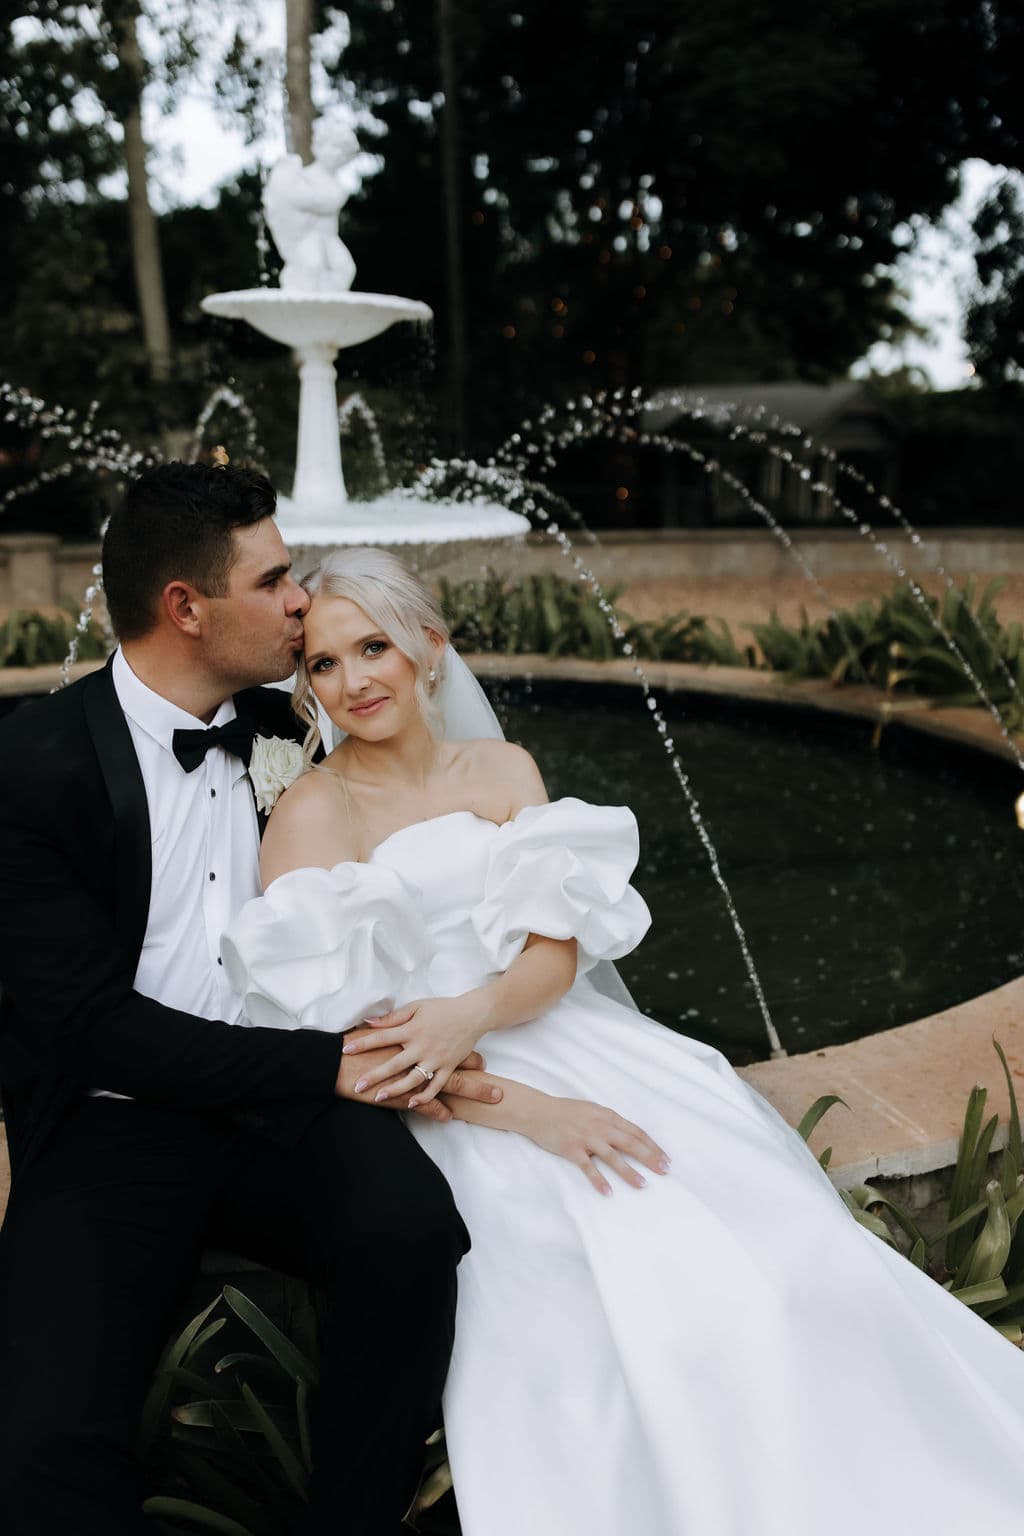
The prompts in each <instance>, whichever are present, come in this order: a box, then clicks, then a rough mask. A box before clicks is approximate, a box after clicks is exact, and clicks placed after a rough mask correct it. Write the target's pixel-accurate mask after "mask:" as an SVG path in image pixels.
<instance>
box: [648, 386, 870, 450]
mask: <svg viewBox="0 0 1024 1536" xmlns="http://www.w3.org/2000/svg"><path fill="white" fill-rule="evenodd" d="M733 405H734V406H735V407H736V411H735V413H733V412H730V411H729V410H728V407H729V406H733ZM693 407H697V408H701V407H703V408H704V410H705V414H706V415H707V416H708V417H710V418H711V419H712V420H714V419H716V418H718V419H720V420H721V421H723V422H725V421H728V420H729V419H730V417H731V416H732V415H733V414H734V415H735V417H736V419H737V420H739V421H740V422H742V423H744V424H745V425H754V424H755V422H756V424H758V425H763V426H771V424H772V421H773V419H774V420H775V421H776V422H777V423H778V424H779V425H784V424H790V425H792V426H795V427H799V428H800V430H801V431H803V432H808V433H810V434H811V435H812V436H813V437H817V438H825V439H827V438H828V437H829V435H830V432H833V433H834V432H835V429H837V428H838V429H839V434H840V435H842V436H845V435H846V434H845V433H844V432H843V430H842V422H843V418H844V417H855V418H859V425H860V428H861V429H862V430H863V428H865V427H868V422H867V421H865V419H864V418H866V417H867V418H870V421H871V426H872V427H873V428H874V433H873V434H872V435H875V434H877V432H878V429H879V427H883V428H884V427H890V428H894V423H893V421H892V417H891V416H890V414H889V412H888V410H887V409H886V407H885V406H884V405H883V404H882V403H881V401H880V400H879V398H878V396H877V395H876V394H875V392H874V390H873V389H871V387H870V385H867V384H860V383H857V382H856V381H855V380H849V379H846V380H843V381H842V382H840V383H838V384H789V383H787V384H682V385H680V386H679V387H678V388H675V389H672V388H667V389H659V390H657V391H656V392H655V393H653V394H652V395H651V398H650V400H649V401H648V403H647V405H646V406H645V407H644V425H645V427H646V428H647V429H648V430H649V431H653V432H663V431H664V430H665V429H666V428H667V427H671V426H674V425H675V424H676V422H679V421H684V420H688V419H692V408H693ZM850 426H851V428H855V423H854V422H852V421H851V423H850ZM855 430H856V428H855ZM869 430H870V429H869Z"/></svg>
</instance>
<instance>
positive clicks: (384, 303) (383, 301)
mask: <svg viewBox="0 0 1024 1536" xmlns="http://www.w3.org/2000/svg"><path fill="white" fill-rule="evenodd" d="M201 307H202V308H203V309H204V310H205V311H206V313H207V314H208V315H216V316H218V317H219V318H221V319H224V320H245V321H247V322H248V323H249V325H251V326H253V327H254V329H255V330H257V331H260V332H261V333H262V335H264V336H269V337H270V338H271V340H272V341H279V342H281V343H282V345H283V346H286V347H306V346H327V347H333V348H334V349H335V350H339V349H340V348H342V347H356V346H358V345H359V344H360V342H363V341H370V340H371V339H372V338H373V337H374V336H379V335H380V334H381V332H382V331H386V330H387V329H388V327H389V326H392V325H394V324H395V323H396V322H397V321H399V320H417V321H419V322H420V323H425V322H426V321H428V320H432V319H433V311H432V310H431V308H430V306H429V305H427V304H423V303H421V302H420V300H419V299H403V298H399V297H398V296H397V295H396V294H392V293H296V292H294V291H292V290H290V289H282V288H240V289H238V290H237V291H234V292H231V293H211V294H209V295H208V296H207V297H206V298H205V299H203V301H202V306H201Z"/></svg>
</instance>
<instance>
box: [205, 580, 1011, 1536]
mask: <svg viewBox="0 0 1024 1536" xmlns="http://www.w3.org/2000/svg"><path fill="white" fill-rule="evenodd" d="M307 586H308V588H309V591H310V592H311V594H312V603H311V607H310V610H309V613H308V615H307V617H306V620H305V636H306V639H305V645H306V652H305V660H304V666H303V668H302V670H301V673H300V682H299V686H298V689H297V696H296V708H297V710H298V712H299V713H300V714H301V715H302V716H303V718H304V719H305V720H306V721H307V723H309V724H310V726H311V735H312V732H313V731H315V720H316V705H317V703H319V705H320V707H321V708H322V709H323V710H324V711H325V712H326V714H327V715H328V716H329V717H330V719H331V720H332V721H333V722H334V724H335V726H337V727H339V728H340V730H341V731H342V732H344V733H345V734H344V739H343V740H342V741H341V744H340V745H339V746H337V747H336V748H335V749H334V751H333V752H331V753H330V755H329V756H328V757H327V758H326V759H325V761H324V762H323V763H321V764H320V765H319V767H318V768H316V769H315V770H313V771H311V772H308V773H306V774H304V775H303V776H302V777H301V778H300V779H298V781H297V782H296V783H295V784H294V785H293V786H292V787H291V788H290V789H289V790H287V792H286V793H285V794H284V795H283V796H282V798H281V799H280V801H279V803H278V805H277V807H276V808H275V810H274V812H273V814H272V816H271V818H270V822H269V825H268V828H267V832H266V836H265V838H264V842H263V854H262V873H263V881H264V888H265V895H264V896H262V897H260V898H258V899H257V900H255V901H252V902H250V903H249V904H248V905H247V906H246V908H245V909H244V910H243V912H242V913H241V915H240V917H239V918H238V919H237V921H236V922H235V923H234V924H233V926H232V928H231V929H230V930H229V932H228V933H227V935H226V936H225V939H224V944H223V958H224V963H225V965H226V966H227V967H228V970H229V975H230V977H231V979H232V982H233V984H234V985H235V986H236V987H237V988H238V989H239V990H240V991H241V992H243V993H244V994H245V1011H246V1016H247V1018H248V1019H249V1020H250V1021H251V1022H252V1023H254V1024H274V1025H277V1026H283V1027H300V1026H301V1027H307V1028H308V1027H315V1028H320V1029H330V1030H351V1031H352V1034H351V1035H350V1038H349V1041H348V1042H347V1043H346V1045H345V1050H346V1052H350V1053H358V1052H360V1051H363V1050H369V1051H371V1052H372V1051H373V1050H374V1049H376V1050H377V1051H378V1052H379V1051H380V1048H381V1047H387V1048H389V1057H390V1059H389V1060H388V1061H387V1062H386V1063H385V1064H383V1065H381V1064H375V1065H373V1066H368V1067H367V1069H366V1071H365V1072H364V1074H363V1078H362V1084H363V1086H362V1088H361V1089H360V1092H361V1093H362V1095H363V1096H364V1097H365V1098H367V1099H373V1100H376V1101H378V1102H386V1100H387V1098H388V1097H390V1096H394V1095H397V1094H400V1093H403V1092H408V1091H409V1090H410V1089H415V1092H416V1098H417V1099H418V1100H420V1101H422V1100H425V1099H428V1098H431V1097H433V1096H434V1095H436V1094H439V1093H440V1094H442V1095H443V1092H444V1085H445V1082H446V1079H447V1077H448V1075H449V1073H450V1072H451V1071H452V1070H453V1069H454V1068H455V1067H456V1066H457V1065H458V1064H459V1063H460V1062H461V1061H462V1060H463V1059H464V1058H465V1057H466V1056H467V1054H468V1053H469V1052H470V1051H471V1050H473V1049H474V1048H475V1047H477V1046H479V1047H480V1049H481V1050H482V1051H483V1052H484V1054H485V1056H486V1058H487V1064H488V1070H489V1072H490V1073H491V1074H493V1075H494V1076H495V1077H496V1078H498V1079H500V1080H501V1083H502V1087H503V1090H504V1096H503V1098H502V1100H501V1102H500V1103H497V1104H494V1105H487V1104H478V1103H475V1102H470V1101H468V1100H465V1099H461V1098H459V1099H457V1098H455V1097H454V1096H453V1097H451V1098H450V1099H449V1101H448V1103H449V1108H450V1109H451V1111H452V1113H453V1116H454V1119H452V1120H451V1121H449V1122H448V1123H444V1124H441V1123H438V1122H435V1121H433V1120H428V1119H425V1118H423V1117H420V1116H417V1115H411V1116H409V1117H408V1125H409V1130H410V1132H411V1134H412V1135H414V1136H415V1137H416V1138H417V1139H418V1140H419V1141H420V1142H421V1143H422V1145H423V1146H424V1147H425V1149H426V1150H427V1152H428V1153H429V1155H430V1156H431V1157H432V1158H433V1159H434V1160H435V1161H436V1162H437V1163H438V1164H439V1166H440V1167H441V1169H442V1170H443V1171H444V1173H445V1175H446V1176H447V1178H448V1180H449V1182H450V1184H451V1186H452V1189H453V1191H454V1194H455V1198H456V1202H457V1204H458V1206H459V1209H460V1211H461V1213H462V1215H463V1217H464V1219H465V1221H466V1224H467V1226H468V1228H469V1231H470V1234H471V1237H472V1244H473V1246H472V1250H471V1252H470V1253H469V1254H468V1255H467V1257H466V1258H465V1259H464V1260H463V1262H462V1266H461V1270H460V1283H459V1303H458V1313H457V1322H456V1338H455V1348H454V1353H453V1357H452V1366H451V1372H450V1375H449V1378H448V1383H447V1387H446V1390H445V1399H444V1415H445V1426H446V1432H447V1440H448V1449H449V1455H450V1460H451V1466H452V1471H453V1475H454V1480H455V1492H456V1497H457V1501H458V1506H459V1514H460V1519H461V1522H462V1528H463V1531H464V1533H465V1536H524V1533H527V1532H529V1533H530V1536H823V1533H827V1536H864V1532H865V1531H867V1530H868V1529H871V1530H872V1531H873V1532H874V1533H875V1536H907V1533H916V1532H919V1531H927V1532H928V1533H929V1536H953V1533H954V1532H955V1533H957V1536H960V1533H962V1532H963V1531H964V1530H977V1531H985V1532H986V1533H991V1536H1010V1533H1011V1532H1017V1531H1018V1530H1019V1529H1020V1521H1021V1493H1020V1486H1019V1482H1020V1474H1019V1471H1018V1460H1019V1457H1020V1453H1021V1449H1022V1447H1024V1360H1022V1359H1021V1358H1020V1355H1019V1353H1018V1352H1017V1351H1015V1350H1014V1348H1013V1347H1012V1346H1011V1345H1010V1344H1009V1343H1007V1342H1006V1340H1004V1339H1003V1338H1002V1337H1000V1335H999V1334H997V1333H996V1332H995V1331H994V1330H993V1329H991V1328H990V1327H989V1326H988V1325H987V1324H986V1323H984V1322H982V1321H981V1320H980V1319H979V1318H977V1317H975V1316H974V1315H973V1313H971V1312H970V1311H969V1310H968V1308H967V1307H965V1306H964V1305H963V1304H962V1303H961V1302H959V1301H957V1300H955V1299H954V1298H953V1297H951V1296H950V1295H949V1294H948V1293H947V1292H946V1291H944V1290H943V1289H942V1288H941V1287H940V1286H938V1285H936V1284H935V1282H934V1281H932V1280H931V1279H929V1278H928V1277H927V1276H926V1275H924V1274H923V1273H922V1272H921V1271H920V1270H918V1269H916V1268H915V1267H914V1266H913V1265H911V1264H910V1263H909V1262H908V1261H907V1260H905V1259H904V1258H902V1257H901V1256H900V1255H899V1254H898V1253H896V1252H894V1251H893V1250H892V1249H890V1248H889V1247H887V1246H886V1245H885V1244H883V1243H881V1242H880V1241H879V1240H878V1239H877V1238H876V1237H874V1236H873V1235H872V1234H871V1233H869V1232H867V1231H866V1230H865V1229H864V1228H863V1227H861V1226H859V1225H858V1224H857V1223H856V1222H855V1221H854V1220H853V1219H852V1218H851V1216H850V1215H849V1213H848V1211H847V1209H846V1207H845V1206H844V1205H843V1203H842V1201H841V1200H840V1198H839V1196H838V1194H837V1193H836V1191H835V1190H834V1189H833V1187H832V1185H831V1183H830V1181H829V1179H828V1177H827V1176H826V1174H825V1173H824V1172H823V1170H822V1169H821V1168H820V1167H819V1165H818V1163H817V1161H816V1160H815V1158H814V1157H813V1155H812V1154H811V1153H810V1152H809V1150H808V1149H807V1147H806V1146H805V1144H804V1142H803V1141H802V1140H801V1138H800V1137H799V1136H798V1135H797V1133H796V1132H795V1131H793V1130H792V1129H791V1128H790V1127H789V1126H788V1125H787V1124H786V1123H785V1122H784V1121H783V1120H782V1118H781V1116H779V1115H778V1114H777V1113H776V1112H775V1110H774V1109H772V1108H771V1106H770V1105H768V1104H767V1103H766V1102H765V1100H763V1099H762V1098H761V1097H760V1096H759V1095H758V1094H756V1093H755V1092H754V1091H753V1090H752V1089H751V1088H749V1087H748V1086H747V1085H746V1084H745V1083H744V1082H743V1081H742V1079H741V1078H739V1077H738V1076H737V1075H736V1073H735V1072H734V1071H733V1070H732V1068H731V1067H730V1066H729V1064H728V1062H727V1061H726V1060H725V1058H724V1057H723V1056H722V1055H721V1054H720V1053H719V1052H718V1051H717V1050H715V1049H713V1048H712V1047H711V1046H709V1045H704V1044H702V1043H700V1042H699V1041H696V1040H691V1039H688V1038H686V1037H685V1036H681V1035H677V1034H674V1033H671V1032H670V1031H669V1030H667V1029H665V1028H663V1027H662V1026H660V1025H658V1024H656V1023H653V1022H652V1021H651V1020H649V1019H647V1018H645V1017H644V1016H643V1015H642V1014H640V1013H639V1011H638V1010H637V1009H636V1008H635V1007H634V1006H632V1005H631V1003H630V1002H629V1000H628V995H627V994H625V993H624V989H622V988H621V984H619V994H618V996H616V995H614V994H615V990H616V989H615V985H614V983H615V982H617V978H616V977H615V975H614V972H613V970H612V967H611V966H610V964H609V963H608V962H612V961H614V960H616V959H618V958H620V957H621V956H622V955H624V954H626V953H628V952H629V951H630V950H631V949H632V948H633V947H634V946H635V945H636V944H638V943H639V941H640V939H641V938H642V937H643V935H644V933H645V931H646V929H647V927H648V924H649V921H650V918H649V913H648V911H647V908H646V907H645V905H644V902H643V901H642V899H641V898H640V896H639V895H638V894H637V892H636V891H635V890H634V889H633V888H632V887H631V886H630V884H629V879H630V876H631V874H632V872H633V869H634V867H635V865H636V862H637V857H638V839H637V828H636V822H635V820H634V818H633V815H632V813H631V812H630V811H629V810H627V809H626V808H624V807H621V806H592V805H587V804H585V803H583V802H582V801H580V800H577V799H574V798H565V799H562V800H558V801H555V802H554V803H548V802H547V796H546V794H545V791H544V785H543V782H542V780H541V777H540V774H539V772H538V770H537V767H536V765H535V764H534V762H533V761H532V759H531V758H530V757H529V755H528V754H527V753H526V752H524V751H522V750H521V749H520V748H518V747H516V746H513V745H512V744H510V743H507V742H505V741H503V740H500V739H493V738H494V737H495V736H496V735H498V736H500V732H499V731H498V728H497V725H496V722H494V719H493V715H491V713H490V709H489V706H488V705H487V703H486V700H485V699H484V698H483V696H482V693H481V692H480V691H479V689H478V685H477V684H476V683H475V682H474V681H473V679H472V678H471V676H470V674H469V673H468V669H466V668H465V667H464V664H462V663H461V662H459V661H458V658H457V657H456V656H455V655H454V652H453V651H452V650H451V648H450V647H448V646H447V632H446V629H445V624H444V621H443V619H442V617H441V614H440V612H439V610H438V607H437V605H436V603H435V602H434V600H433V598H432V596H431V595H430V593H429V592H428V591H427V590H426V589H425V588H424V587H423V586H422V585H421V584H420V583H419V582H418V581H416V580H415V579H414V578H413V577H411V576H410V575H409V573H408V572H407V571H406V570H405V569H404V567H403V566H401V564H400V563H399V562H398V561H397V560H395V559H394V558H393V557H391V556H389V555H387V554H384V553H382V552H379V551H373V550H350V551H346V552H344V553H339V554H335V555H332V556H331V557H330V558H329V559H328V560H326V561H325V562H324V564H323V565H322V566H321V567H320V569H319V570H318V571H317V572H316V573H315V575H314V576H313V577H312V578H311V580H310V581H309V582H308V583H307ZM467 702H468V709H467ZM566 728H567V729H571V720H567V721H566ZM488 736H490V738H492V739H488ZM468 737H475V738H478V739H463V738H468ZM609 973H610V974H609ZM609 983H611V984H609ZM382 1016H383V1017H382ZM367 1020H369V1021H371V1022H370V1024H369V1026H368V1027H367V1025H366V1023H365V1021H367ZM367 1061H368V1062H375V1063H379V1061H380V1057H379V1056H376V1057H375V1056H373V1055H370V1056H368V1057H367ZM605 1105H606V1106H609V1107H607V1108H604V1107H601V1106H605ZM641 1127H642V1129H641ZM499 1132H503V1133H504V1134H498V1133H499ZM641 1170H645V1171H646V1173H647V1174H650V1175H651V1177H647V1178H646V1179H645V1176H644V1172H641ZM626 1186H630V1187H629V1188H627V1187H626ZM598 1194H600V1195H601V1196H603V1197H604V1198H598V1197H597V1196H598ZM351 1321H352V1327H353V1328H354V1329H358V1327H359V1326H360V1324H359V1307H358V1300H354V1301H353V1307H352V1318H351ZM396 1326H400V1327H401V1328H403V1329H404V1330H405V1331H406V1333H407V1334H408V1338H409V1347H410V1350H414V1349H415V1347H416V1332H417V1299H416V1297H415V1295H410V1296H409V1298H408V1305H407V1308H406V1314H405V1316H404V1317H403V1318H401V1319H396ZM380 1432H381V1433H382V1434H386V1433H387V1425H381V1426H380Z"/></svg>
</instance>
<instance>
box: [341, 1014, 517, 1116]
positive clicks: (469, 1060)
mask: <svg viewBox="0 0 1024 1536" xmlns="http://www.w3.org/2000/svg"><path fill="white" fill-rule="evenodd" d="M376 1033H377V1031H375V1030H373V1029H371V1028H370V1027H369V1026H368V1025H366V1026H364V1025H361V1024H360V1025H358V1026H357V1027H356V1028H355V1029H350V1030H347V1031H346V1034H345V1038H346V1039H347V1040H352V1039H358V1038H359V1037H360V1036H363V1035H375V1034H376ZM395 1054H396V1052H395V1048H394V1046H393V1045H388V1046H382V1047H381V1048H380V1050H377V1051H363V1052H361V1053H360V1054H359V1055H358V1056H342V1058H341V1062H340V1064H339V1067H338V1076H337V1079H336V1081H335V1085H334V1092H335V1094H336V1095H337V1097H338V1098H339V1099H356V1100H358V1101H359V1102H360V1103H362V1104H373V1103H374V1099H375V1095H376V1094H377V1093H379V1092H380V1086H381V1085H380V1083H379V1082H375V1083H373V1084H371V1086H370V1087H369V1088H367V1089H365V1090H364V1091H363V1092H362V1093H357V1092H356V1083H357V1082H359V1081H360V1079H361V1078H363V1077H365V1076H366V1072H367V1069H368V1068H369V1067H370V1066H379V1065H384V1064H386V1063H387V1062H388V1061H390V1060H391V1059H392V1058H393V1057H394V1056H395ZM483 1068H484V1059H483V1057H482V1056H481V1055H480V1052H479V1051H473V1052H472V1053H471V1055H469V1056H467V1057H466V1059H465V1061H463V1062H461V1063H460V1065H459V1066H458V1067H457V1068H456V1070H455V1071H454V1072H453V1073H452V1074H451V1076H450V1077H449V1079H448V1081H447V1083H446V1084H445V1090H444V1091H445V1093H446V1094H453V1095H454V1096H455V1097H456V1098H463V1099H475V1100H476V1101H477V1102H478V1103H480V1104H497V1103H499V1102H500V1100H501V1096H502V1095H501V1089H500V1088H499V1087H497V1086H496V1084H494V1083H492V1082H489V1081H488V1080H487V1079H486V1078H485V1077H483V1076H481V1075H480V1074H482V1072H483ZM399 1075H401V1074H399ZM412 1093H413V1091H412V1090H410V1092H409V1093H402V1094H397V1095H396V1096H395V1098H393V1099H385V1100H384V1101H383V1102H382V1103H381V1104H380V1105H378V1106H377V1107H378V1108H380V1109H408V1107H409V1100H410V1098H411V1097H412ZM413 1113H414V1114H417V1115H422V1116H423V1117H424V1118H425V1119H427V1120H438V1121H445V1120H450V1119H451V1118H452V1112H451V1110H450V1109H446V1108H445V1106H444V1105H443V1104H442V1103H441V1102H440V1100H439V1099H428V1100H427V1102H426V1103H425V1104H421V1105H419V1106H418V1107H417V1108H416V1109H415V1110H414V1111H413Z"/></svg>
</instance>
